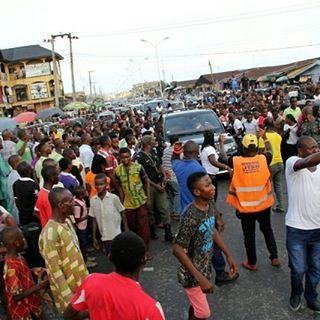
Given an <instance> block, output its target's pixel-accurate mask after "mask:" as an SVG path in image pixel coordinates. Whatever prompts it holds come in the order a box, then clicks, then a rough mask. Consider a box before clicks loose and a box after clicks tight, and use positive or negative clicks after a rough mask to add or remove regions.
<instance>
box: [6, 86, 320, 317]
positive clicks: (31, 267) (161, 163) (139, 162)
mask: <svg viewBox="0 0 320 320" xmlns="http://www.w3.org/2000/svg"><path fill="white" fill-rule="evenodd" d="M310 90H311V89H310ZM310 90H309V91H310ZM301 94H302V92H298V93H297V94H292V93H291V94H290V92H285V91H284V90H282V89H281V88H280V89H271V90H269V91H266V92H257V91H245V90H242V91H240V90H239V91H237V92H231V93H229V94H227V93H222V94H219V95H215V96H212V97H211V99H208V101H206V105H205V107H206V108H210V109H213V110H214V111H215V112H216V113H217V115H218V117H219V119H220V121H221V123H222V124H223V125H224V127H225V129H226V132H228V133H229V135H232V136H233V138H234V140H235V142H236V144H237V146H238V151H237V155H236V156H234V157H231V158H228V156H227V154H226V152H225V148H224V144H225V142H226V136H225V134H222V135H220V136H219V139H218V144H217V143H215V134H216V133H215V132H214V131H213V129H212V128H206V130H205V131H204V132H203V138H204V139H203V144H202V146H198V145H197V144H196V143H195V142H193V141H186V142H182V141H180V140H179V137H171V138H170V141H167V142H166V141H164V139H163V114H162V112H164V110H161V112H160V114H159V117H157V118H156V119H153V115H152V110H148V111H147V112H146V114H144V115H142V114H141V113H139V112H137V111H136V110H129V111H126V112H123V113H119V114H118V115H117V117H116V120H115V121H112V122H110V121H105V120H98V119H96V116H95V115H89V116H86V117H84V118H83V121H82V122H81V123H74V124H68V123H67V122H63V123H61V124H60V125H57V126H56V127H53V128H51V130H50V132H44V131H43V130H41V127H39V128H32V129H28V127H27V128H17V130H15V131H14V132H12V131H10V130H4V131H3V132H2V139H1V140H0V141H1V142H0V205H1V206H0V231H1V233H0V234H1V237H0V240H1V247H0V255H1V256H0V258H1V270H3V271H1V272H3V279H2V280H1V282H0V290H1V293H0V295H1V297H2V298H1V300H2V302H3V303H4V304H5V305H6V309H7V311H8V315H9V317H10V318H11V319H38V318H40V317H41V313H43V312H45V310H44V308H43V300H44V298H45V297H46V296H47V293H48V292H50V295H49V296H50V297H52V299H51V303H50V299H46V303H47V304H48V305H49V306H51V307H52V308H53V309H54V310H55V311H56V313H57V314H60V315H63V314H64V317H65V318H66V319H74V318H75V317H79V318H83V319H85V318H88V317H90V318H91V319H141V320H142V319H152V320H153V319H155V320H160V319H164V318H165V316H164V312H163V310H162V307H161V305H160V303H159V302H157V301H155V300H154V299H153V298H151V297H149V296H148V295H147V294H146V293H145V292H144V291H143V290H142V288H141V286H140V285H139V283H138V282H137V281H138V279H139V273H140V271H141V269H142V268H143V266H144V265H145V264H146V263H147V261H149V260H152V259H153V257H152V253H151V251H150V242H151V240H157V239H158V238H159V235H158V234H159V229H163V230H164V232H163V234H164V241H165V242H167V243H168V244H170V243H173V254H174V255H175V257H176V258H177V259H178V261H179V264H180V266H179V269H178V281H179V283H180V284H181V285H182V287H183V288H184V289H185V292H186V296H187V297H188V299H189V303H190V309H189V319H208V318H210V314H211V311H210V306H209V304H208V302H207V298H206V294H207V293H211V292H212V291H213V284H212V282H211V280H210V278H211V269H212V267H213V269H214V270H215V275H216V277H215V284H216V285H223V284H226V283H230V282H234V281H236V280H237V278H238V277H239V273H238V266H237V264H236V262H235V260H234V258H233V254H232V250H231V249H230V248H229V247H228V245H227V244H225V243H224V241H223V229H224V221H223V217H222V214H221V213H220V211H219V201H218V202H217V195H218V189H219V182H218V178H217V176H218V174H219V172H220V171H221V170H224V171H225V172H226V173H227V174H228V175H229V176H230V178H231V180H230V187H229V193H228V196H227V198H226V199H225V200H226V201H227V202H228V203H229V204H230V205H231V206H232V207H233V208H234V209H235V211H236V215H237V217H238V218H239V219H240V221H241V226H242V231H243V238H244V247H245V251H246V256H247V259H245V260H244V261H243V262H242V266H243V267H244V268H246V269H247V270H250V271H257V270H258V267H257V256H256V245H255V224H256V221H258V223H259V226H260V230H261V232H262V233H263V235H264V238H265V242H266V246H267V249H268V251H269V253H270V256H269V259H270V263H271V265H272V266H274V267H279V266H280V265H281V261H280V260H279V257H278V252H277V244H276V240H275V236H274V233H273V230H272V223H271V216H272V212H274V213H276V214H281V213H284V212H286V209H287V206H286V201H285V199H284V191H283V190H284V179H283V176H284V170H285V176H286V181H287V185H288V210H287V215H286V230H287V231H286V232H287V251H288V257H289V267H290V270H291V296H290V307H291V309H292V310H294V311H296V310H298V309H299V308H300V306H301V296H302V294H303V292H304V296H305V298H306V301H307V305H308V307H309V308H311V309H312V310H314V311H316V312H319V313H320V302H319V301H318V300H317V292H316V287H317V284H318V283H319V280H320V263H319V261H320V259H319V255H320V251H319V245H320V231H319V230H320V220H319V216H318V213H319V209H320V203H319V199H320V197H319V194H320V166H319V164H320V153H319V144H320V112H319V104H318V102H320V100H318V101H317V100H304V102H303V106H302V108H300V107H299V106H298V101H300V100H299V99H300V98H301V97H300V96H299V95H301ZM307 97H308V96H307ZM286 104H289V105H286ZM223 200H224V199H223ZM175 223H178V228H177V232H176V234H174V233H173V231H172V225H173V224H175ZM96 250H102V251H103V252H104V254H105V255H106V257H108V258H109V259H110V261H111V262H112V263H113V264H114V266H115V272H113V273H110V274H107V275H105V274H98V273H94V274H91V275H89V271H90V269H91V268H93V267H96V266H97V261H96V258H95V254H94V252H95V251H96ZM227 265H228V268H227ZM304 277H305V285H303V281H304V280H303V279H304ZM48 301H49V302H48ZM97 306H99V307H97ZM164 311H165V310H164Z"/></svg>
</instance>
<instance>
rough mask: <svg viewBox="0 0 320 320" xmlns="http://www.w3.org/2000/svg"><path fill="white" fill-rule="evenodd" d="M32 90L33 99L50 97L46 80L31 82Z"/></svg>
mask: <svg viewBox="0 0 320 320" xmlns="http://www.w3.org/2000/svg"><path fill="white" fill-rule="evenodd" d="M30 91H31V99H32V100H36V99H44V98H48V89H47V85H46V84H45V83H44V82H38V83H32V84H30Z"/></svg>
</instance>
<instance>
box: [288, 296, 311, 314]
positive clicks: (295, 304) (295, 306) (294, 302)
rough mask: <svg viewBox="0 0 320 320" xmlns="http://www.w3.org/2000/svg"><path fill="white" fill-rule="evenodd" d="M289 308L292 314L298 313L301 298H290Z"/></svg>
mask: <svg viewBox="0 0 320 320" xmlns="http://www.w3.org/2000/svg"><path fill="white" fill-rule="evenodd" d="M289 307H290V309H291V310H292V311H293V312H296V311H298V310H299V309H300V307H301V296H299V295H294V296H291V297H290V300H289ZM310 309H311V308H310Z"/></svg>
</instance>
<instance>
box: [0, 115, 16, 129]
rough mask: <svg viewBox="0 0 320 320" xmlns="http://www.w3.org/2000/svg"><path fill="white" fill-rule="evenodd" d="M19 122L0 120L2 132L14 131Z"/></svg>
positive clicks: (9, 119) (6, 119)
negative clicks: (6, 130)
mask: <svg viewBox="0 0 320 320" xmlns="http://www.w3.org/2000/svg"><path fill="white" fill-rule="evenodd" d="M17 124H18V123H17V121H16V120H15V119H12V118H0V131H3V130H5V129H9V130H13V129H15V128H16V126H17Z"/></svg>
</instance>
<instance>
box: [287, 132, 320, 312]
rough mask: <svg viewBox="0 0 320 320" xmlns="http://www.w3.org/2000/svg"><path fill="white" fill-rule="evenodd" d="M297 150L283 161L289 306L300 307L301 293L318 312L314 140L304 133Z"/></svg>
mask: <svg viewBox="0 0 320 320" xmlns="http://www.w3.org/2000/svg"><path fill="white" fill-rule="evenodd" d="M297 150H298V156H293V157H291V158H289V159H288V160H287V163H286V180H287V188H288V212H287V215H286V229H287V251H288V257H289V267H290V269H291V296H290V308H291V309H292V310H293V311H297V310H299V309H300V306H301V295H302V293H303V292H304V296H305V299H306V301H307V306H308V307H309V308H310V309H312V310H314V311H315V312H317V313H320V302H319V301H318V299H317V296H318V294H317V291H316V289H317V285H318V283H319V281H320V152H319V148H318V145H317V143H316V141H315V140H314V139H313V138H311V137H308V136H304V137H301V138H300V139H299V140H298V143H297ZM304 277H305V286H304V288H303V278H304Z"/></svg>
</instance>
